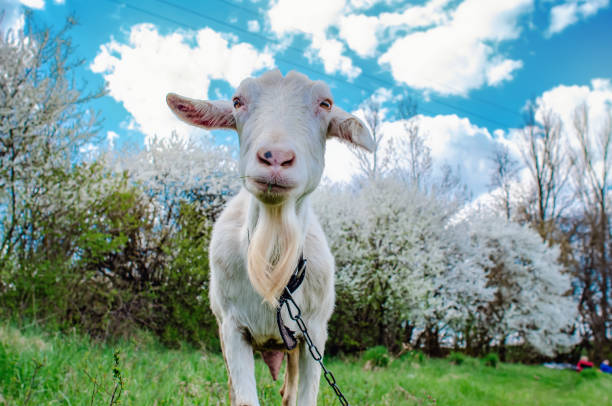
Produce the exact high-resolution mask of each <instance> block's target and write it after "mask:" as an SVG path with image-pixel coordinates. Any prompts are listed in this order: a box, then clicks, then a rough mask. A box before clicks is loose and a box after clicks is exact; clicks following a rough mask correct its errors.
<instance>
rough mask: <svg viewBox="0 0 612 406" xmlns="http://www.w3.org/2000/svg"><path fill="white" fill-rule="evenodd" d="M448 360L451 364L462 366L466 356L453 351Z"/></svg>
mask: <svg viewBox="0 0 612 406" xmlns="http://www.w3.org/2000/svg"><path fill="white" fill-rule="evenodd" d="M447 359H448V360H449V362H451V363H453V364H455V365H461V364H463V363H464V362H465V359H466V356H465V355H464V354H463V353H460V352H454V351H453V352H451V353H450V354H448V357H447Z"/></svg>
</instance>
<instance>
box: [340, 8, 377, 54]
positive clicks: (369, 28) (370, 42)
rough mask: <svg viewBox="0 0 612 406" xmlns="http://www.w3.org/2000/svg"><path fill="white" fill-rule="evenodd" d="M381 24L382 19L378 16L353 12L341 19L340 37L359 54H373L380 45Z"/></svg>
mask: <svg viewBox="0 0 612 406" xmlns="http://www.w3.org/2000/svg"><path fill="white" fill-rule="evenodd" d="M379 26H380V20H379V19H378V18H376V17H370V16H366V15H361V14H359V15H355V14H351V15H348V16H344V17H342V18H341V19H340V25H339V28H340V37H341V38H342V39H344V40H345V41H346V43H347V44H348V46H349V48H351V49H352V50H353V51H355V52H357V54H358V55H359V56H361V57H368V56H373V55H374V51H376V47H377V46H378V39H377V38H376V36H377V31H378V30H379Z"/></svg>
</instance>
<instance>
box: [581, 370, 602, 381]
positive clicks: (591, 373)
mask: <svg viewBox="0 0 612 406" xmlns="http://www.w3.org/2000/svg"><path fill="white" fill-rule="evenodd" d="M600 375H601V372H599V371H598V370H597V369H595V368H585V369H583V370H582V371H580V377H581V378H583V379H597V378H599V376H600Z"/></svg>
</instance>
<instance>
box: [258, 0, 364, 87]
mask: <svg viewBox="0 0 612 406" xmlns="http://www.w3.org/2000/svg"><path fill="white" fill-rule="evenodd" d="M345 5H346V4H345V0H311V1H308V2H306V1H299V2H296V1H293V0H278V1H277V2H276V3H274V4H273V5H272V6H271V8H270V10H269V11H268V19H269V22H270V28H271V30H272V32H274V33H275V34H276V35H277V36H279V37H283V36H285V35H287V34H299V33H302V34H305V35H306V36H307V37H309V39H310V40H311V47H312V49H313V50H314V51H315V52H316V54H317V56H318V58H319V59H320V60H321V61H322V62H323V66H324V68H325V72H326V73H335V72H340V73H341V74H343V75H345V76H346V77H348V78H349V79H353V78H355V77H357V76H358V75H359V74H360V73H361V69H359V68H358V67H356V66H354V65H353V62H352V60H351V59H350V58H349V57H347V56H346V55H344V44H342V43H341V42H340V41H338V40H336V39H333V38H330V36H329V35H328V33H327V30H328V28H329V27H330V26H333V25H336V24H337V22H338V21H339V19H340V18H341V16H342V14H343V13H342V12H343V10H344V8H345ZM310 56H312V55H310Z"/></svg>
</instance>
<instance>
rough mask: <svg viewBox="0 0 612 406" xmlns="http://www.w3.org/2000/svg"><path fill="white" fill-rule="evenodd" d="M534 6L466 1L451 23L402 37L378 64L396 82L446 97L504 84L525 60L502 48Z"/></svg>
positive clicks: (523, 0)
mask: <svg viewBox="0 0 612 406" xmlns="http://www.w3.org/2000/svg"><path fill="white" fill-rule="evenodd" d="M532 8H533V0H504V1H490V2H482V1H479V0H466V1H464V2H463V3H461V4H460V5H459V6H457V8H456V9H455V10H454V11H453V12H452V14H451V17H450V18H449V20H448V21H447V22H444V23H443V24H440V25H437V26H435V27H433V28H429V29H427V30H425V31H417V32H411V33H409V34H408V35H406V36H405V37H403V38H400V39H398V40H397V41H395V42H394V43H393V45H392V46H391V47H390V48H389V49H388V50H387V52H386V53H385V54H383V55H382V56H381V57H380V58H379V60H378V61H379V63H381V64H388V66H389V67H390V69H391V73H392V74H393V77H394V78H395V80H397V81H400V82H404V83H406V84H407V85H409V86H412V87H415V88H418V89H427V90H433V91H436V92H438V93H441V94H461V95H465V94H467V92H468V91H470V90H471V89H476V88H479V87H481V86H482V85H484V84H485V83H490V81H491V80H493V84H498V83H500V81H502V80H507V79H509V78H510V77H511V75H510V73H511V72H512V71H513V70H515V69H517V68H518V67H519V65H518V64H519V63H520V61H512V60H509V59H507V58H504V57H503V55H502V54H500V53H499V51H498V50H497V48H498V47H497V46H496V45H497V44H499V43H501V42H503V41H508V40H512V39H516V38H517V37H518V36H519V34H520V32H521V27H520V20H521V17H522V16H523V15H525V14H526V13H528V12H530V11H531V10H532ZM500 61H503V62H502V65H501V66H499V64H500Z"/></svg>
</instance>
